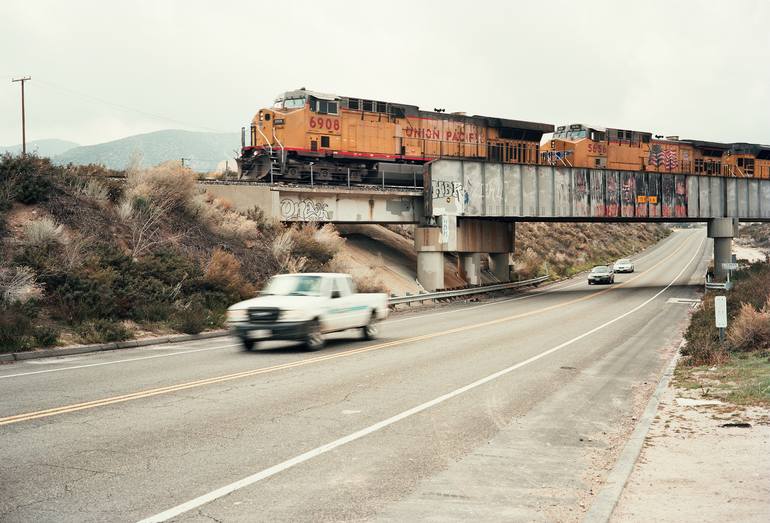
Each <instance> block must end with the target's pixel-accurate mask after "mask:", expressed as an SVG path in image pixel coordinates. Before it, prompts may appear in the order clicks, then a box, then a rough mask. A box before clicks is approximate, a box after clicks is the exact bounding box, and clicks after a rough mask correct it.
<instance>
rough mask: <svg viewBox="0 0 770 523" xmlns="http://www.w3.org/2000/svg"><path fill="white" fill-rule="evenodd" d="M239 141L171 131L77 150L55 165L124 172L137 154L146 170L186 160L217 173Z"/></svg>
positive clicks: (197, 168) (58, 158)
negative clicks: (165, 163) (73, 165)
mask: <svg viewBox="0 0 770 523" xmlns="http://www.w3.org/2000/svg"><path fill="white" fill-rule="evenodd" d="M240 139H241V138H240V134H238V133H206V132H193V131H182V130H176V129H169V130H164V131H156V132H152V133H146V134H137V135H134V136H128V137H126V138H121V139H119V140H113V141H111V142H105V143H100V144H96V145H84V146H81V147H75V148H74V149H70V150H68V151H65V152H62V153H61V154H58V155H56V156H54V157H53V162H54V163H56V164H58V165H67V164H68V163H72V164H75V165H87V164H102V165H104V166H105V167H107V168H110V169H125V168H126V167H127V166H128V164H129V162H130V161H131V159H132V157H133V156H135V155H137V154H138V155H139V156H140V158H141V165H142V166H143V167H150V166H153V165H158V164H161V163H163V162H167V161H171V160H174V161H179V160H180V158H186V159H189V162H188V161H186V162H185V163H186V164H188V165H189V166H190V167H191V168H192V169H193V170H194V171H197V172H206V171H213V170H216V169H217V167H218V165H219V164H220V162H223V161H225V160H228V159H232V158H234V157H235V154H236V151H237V150H238V149H239V147H240Z"/></svg>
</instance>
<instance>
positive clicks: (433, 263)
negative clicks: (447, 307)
mask: <svg viewBox="0 0 770 523" xmlns="http://www.w3.org/2000/svg"><path fill="white" fill-rule="evenodd" d="M417 281H419V282H420V285H422V287H423V288H424V289H425V290H426V291H428V292H431V291H435V290H436V289H443V288H444V253H443V252H430V251H418V252H417Z"/></svg>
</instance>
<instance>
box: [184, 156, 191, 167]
mask: <svg viewBox="0 0 770 523" xmlns="http://www.w3.org/2000/svg"><path fill="white" fill-rule="evenodd" d="M191 159H192V158H182V167H184V162H185V160H187V161H188V162H189V161H190V160H191Z"/></svg>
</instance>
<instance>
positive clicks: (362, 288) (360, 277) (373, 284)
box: [351, 268, 389, 293]
mask: <svg viewBox="0 0 770 523" xmlns="http://www.w3.org/2000/svg"><path fill="white" fill-rule="evenodd" d="M351 276H353V281H354V282H355V284H356V290H357V291H358V292H384V293H387V292H389V289H388V288H387V287H385V284H384V283H382V280H381V279H380V278H379V277H378V276H377V275H376V274H375V272H374V271H373V270H372V269H371V268H370V269H368V270H361V271H354V272H352V273H351Z"/></svg>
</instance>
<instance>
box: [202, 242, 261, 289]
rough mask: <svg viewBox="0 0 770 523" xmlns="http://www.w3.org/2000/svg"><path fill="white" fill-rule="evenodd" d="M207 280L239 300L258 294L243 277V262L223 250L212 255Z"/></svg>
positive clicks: (218, 250)
mask: <svg viewBox="0 0 770 523" xmlns="http://www.w3.org/2000/svg"><path fill="white" fill-rule="evenodd" d="M206 279H207V280H209V281H210V282H212V283H214V284H216V285H218V286H219V287H221V288H223V289H226V290H227V291H228V292H229V293H230V294H231V295H233V296H237V297H239V298H248V297H252V296H254V295H255V294H256V289H255V288H254V286H253V285H251V284H250V283H249V282H247V281H246V280H245V279H244V277H243V272H242V271H241V262H239V261H238V259H237V258H236V257H235V256H233V255H232V254H231V253H229V252H226V251H223V250H222V249H217V250H215V251H214V253H213V254H212V255H211V260H209V263H208V265H207V267H206Z"/></svg>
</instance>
